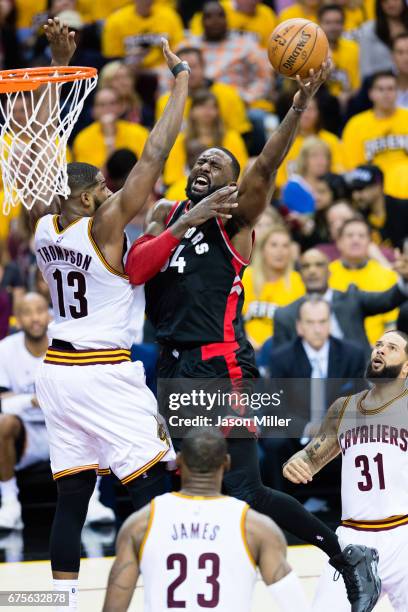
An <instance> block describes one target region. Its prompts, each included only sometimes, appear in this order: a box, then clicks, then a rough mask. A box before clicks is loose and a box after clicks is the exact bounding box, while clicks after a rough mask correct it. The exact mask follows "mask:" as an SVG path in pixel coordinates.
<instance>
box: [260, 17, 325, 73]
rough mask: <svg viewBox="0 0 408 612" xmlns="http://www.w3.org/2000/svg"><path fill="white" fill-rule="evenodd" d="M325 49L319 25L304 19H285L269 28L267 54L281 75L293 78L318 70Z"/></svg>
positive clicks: (322, 33)
mask: <svg viewBox="0 0 408 612" xmlns="http://www.w3.org/2000/svg"><path fill="white" fill-rule="evenodd" d="M328 51H329V42H328V40H327V38H326V34H325V33H324V32H323V30H322V29H321V27H320V26H318V25H317V24H316V23H313V21H309V20H307V19H288V20H287V21H284V22H283V23H281V24H279V25H278V26H277V27H276V28H275V29H274V31H273V32H272V34H271V36H270V38H269V42H268V57H269V61H270V62H271V64H272V66H273V68H274V69H275V70H276V72H279V74H281V75H282V76H285V77H289V78H290V79H295V78H296V75H297V74H299V75H300V76H301V77H302V78H304V77H307V76H308V75H309V70H310V69H311V68H313V69H314V70H319V69H320V67H321V65H322V63H323V62H324V61H325V59H326V57H327V54H328Z"/></svg>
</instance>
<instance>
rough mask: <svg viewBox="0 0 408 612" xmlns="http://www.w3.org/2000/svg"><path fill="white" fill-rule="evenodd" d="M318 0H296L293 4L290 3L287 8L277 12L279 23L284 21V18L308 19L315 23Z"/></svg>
mask: <svg viewBox="0 0 408 612" xmlns="http://www.w3.org/2000/svg"><path fill="white" fill-rule="evenodd" d="M319 4H320V2H319V0H298V2H295V3H294V4H291V5H290V6H288V7H287V8H284V9H283V10H282V11H281V12H280V13H279V23H282V21H286V19H296V18H300V19H309V20H310V21H315V22H316V23H317V21H318V16H317V11H318V9H319Z"/></svg>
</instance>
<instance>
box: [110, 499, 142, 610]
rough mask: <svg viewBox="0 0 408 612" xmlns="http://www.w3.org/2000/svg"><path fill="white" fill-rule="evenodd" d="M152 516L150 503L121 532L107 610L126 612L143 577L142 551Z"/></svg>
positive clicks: (124, 525) (111, 575) (111, 574)
mask: <svg viewBox="0 0 408 612" xmlns="http://www.w3.org/2000/svg"><path fill="white" fill-rule="evenodd" d="M149 517H150V505H148V506H145V507H144V508H142V509H141V510H139V511H138V512H136V514H133V515H132V516H130V517H129V518H128V520H127V521H125V523H124V524H123V525H122V527H121V529H120V531H119V535H118V539H117V542H116V559H115V561H114V563H113V565H112V569H111V571H110V574H109V579H108V588H107V590H106V596H105V603H104V605H103V612H124V611H125V610H127V609H128V607H129V604H130V602H131V599H132V597H133V593H134V591H135V588H136V583H137V579H138V577H139V550H140V546H141V543H142V540H143V537H144V534H145V533H146V529H147V526H148V523H149Z"/></svg>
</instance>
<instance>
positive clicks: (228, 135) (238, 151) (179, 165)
mask: <svg viewBox="0 0 408 612" xmlns="http://www.w3.org/2000/svg"><path fill="white" fill-rule="evenodd" d="M222 146H223V147H224V148H225V149H228V151H231V153H232V154H233V155H235V157H236V158H237V160H238V162H239V164H240V166H241V170H243V169H244V168H245V166H246V164H247V161H248V152H247V150H246V146H245V143H244V141H243V140H242V137H241V136H240V135H239V134H238V132H235V131H234V130H227V131H226V132H225V135H224V138H223V140H222ZM186 165H187V154H186V147H185V134H179V135H178V136H177V139H176V142H175V143H174V146H173V148H172V150H171V151H170V155H169V156H168V158H167V161H166V164H165V166H164V172H163V182H164V183H165V184H166V185H173V183H176V182H177V181H179V180H181V179H182V178H183V177H184V176H185V168H186Z"/></svg>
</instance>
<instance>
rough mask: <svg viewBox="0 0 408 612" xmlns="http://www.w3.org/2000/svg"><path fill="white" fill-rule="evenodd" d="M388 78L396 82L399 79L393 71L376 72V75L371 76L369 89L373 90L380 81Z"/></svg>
mask: <svg viewBox="0 0 408 612" xmlns="http://www.w3.org/2000/svg"><path fill="white" fill-rule="evenodd" d="M386 78H387V79H389V78H391V79H394V81H396V80H397V77H396V75H395V74H394V73H393V72H392V70H379V71H378V72H376V73H375V74H373V75H372V76H371V78H370V87H369V89H372V88H373V87H374V85H375V84H376V82H377V81H379V80H380V79H386Z"/></svg>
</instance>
